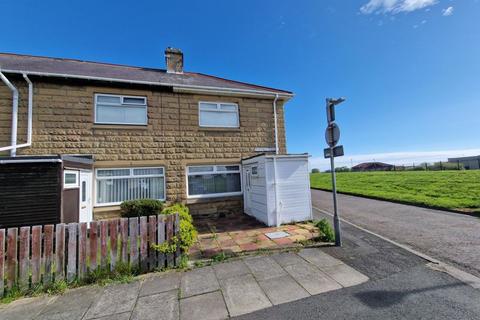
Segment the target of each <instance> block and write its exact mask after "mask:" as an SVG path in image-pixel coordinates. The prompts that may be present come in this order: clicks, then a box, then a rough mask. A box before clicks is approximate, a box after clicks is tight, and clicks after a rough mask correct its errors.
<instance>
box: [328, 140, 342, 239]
mask: <svg viewBox="0 0 480 320" xmlns="http://www.w3.org/2000/svg"><path fill="white" fill-rule="evenodd" d="M330 169H331V171H332V194H333V228H334V229H335V246H337V247H340V246H341V245H342V239H341V238H340V219H339V218H338V210H337V179H336V177H335V162H334V157H333V148H330Z"/></svg>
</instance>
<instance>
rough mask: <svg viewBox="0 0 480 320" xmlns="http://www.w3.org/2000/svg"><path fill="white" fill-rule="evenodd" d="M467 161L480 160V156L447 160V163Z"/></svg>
mask: <svg viewBox="0 0 480 320" xmlns="http://www.w3.org/2000/svg"><path fill="white" fill-rule="evenodd" d="M468 160H480V155H478V156H470V157H458V158H448V161H450V162H452V161H468Z"/></svg>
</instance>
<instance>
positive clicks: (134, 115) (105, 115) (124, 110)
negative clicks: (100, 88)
mask: <svg viewBox="0 0 480 320" xmlns="http://www.w3.org/2000/svg"><path fill="white" fill-rule="evenodd" d="M95 123H99V124H125V125H146V124H147V98H146V97H132V96H118V95H111V94H96V95H95Z"/></svg>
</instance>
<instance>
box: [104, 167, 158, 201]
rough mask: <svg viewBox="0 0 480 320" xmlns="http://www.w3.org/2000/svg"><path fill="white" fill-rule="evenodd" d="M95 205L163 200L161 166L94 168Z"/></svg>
mask: <svg viewBox="0 0 480 320" xmlns="http://www.w3.org/2000/svg"><path fill="white" fill-rule="evenodd" d="M95 176H96V205H98V206H106V205H118V204H120V203H121V202H122V201H125V200H134V199H157V200H165V171H164V168H163V167H146V168H109V169H97V170H96V175H95Z"/></svg>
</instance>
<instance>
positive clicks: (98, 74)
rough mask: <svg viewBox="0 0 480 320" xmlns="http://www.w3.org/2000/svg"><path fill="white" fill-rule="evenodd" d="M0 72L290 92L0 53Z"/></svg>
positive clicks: (256, 92)
mask: <svg viewBox="0 0 480 320" xmlns="http://www.w3.org/2000/svg"><path fill="white" fill-rule="evenodd" d="M0 71H2V72H7V73H26V74H29V75H40V76H54V77H67V78H79V79H92V80H100V81H102V80H104V81H114V82H124V83H125V82H127V83H137V84H146V85H159V86H171V87H173V88H174V90H175V89H177V90H176V91H195V92H198V91H203V92H212V91H224V92H229V93H238V94H242V93H243V94H253V95H268V96H271V97H273V96H274V95H275V94H278V95H279V96H280V97H281V98H290V97H291V96H293V94H292V92H290V91H286V90H280V89H275V88H269V87H264V86H259V85H254V84H249V83H244V82H240V81H233V80H228V79H224V78H220V77H216V76H211V75H206V74H202V73H196V72H184V73H182V74H175V73H167V72H166V70H164V69H155V68H147V67H136V66H126V65H119V64H110V63H101V62H91V61H83V60H75V59H65V58H49V57H39V56H31V55H20V54H11V53H0Z"/></svg>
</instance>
